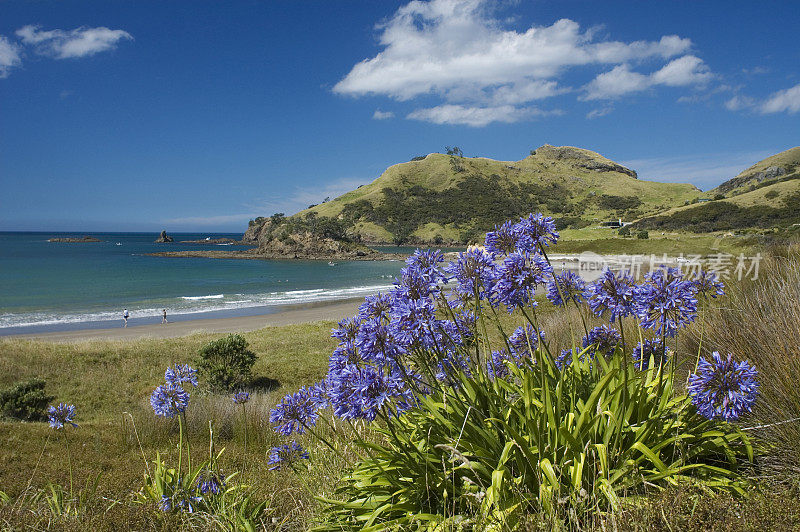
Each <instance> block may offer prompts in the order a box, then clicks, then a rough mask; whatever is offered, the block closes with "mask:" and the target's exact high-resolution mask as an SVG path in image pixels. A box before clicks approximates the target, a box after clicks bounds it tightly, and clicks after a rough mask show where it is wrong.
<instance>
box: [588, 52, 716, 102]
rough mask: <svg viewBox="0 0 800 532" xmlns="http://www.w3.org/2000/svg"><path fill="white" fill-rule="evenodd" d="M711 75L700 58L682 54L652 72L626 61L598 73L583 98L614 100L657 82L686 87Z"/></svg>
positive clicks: (703, 80) (698, 83)
mask: <svg viewBox="0 0 800 532" xmlns="http://www.w3.org/2000/svg"><path fill="white" fill-rule="evenodd" d="M712 77H713V75H712V74H711V72H710V71H709V69H708V66H706V64H705V63H704V62H703V60H702V59H700V58H699V57H696V56H693V55H685V56H683V57H679V58H678V59H674V60H672V61H670V62H669V63H667V64H666V65H664V66H663V67H662V68H661V69H659V70H657V71H655V72H653V73H651V74H641V73H639V72H634V71H632V70H631V67H630V66H629V65H628V64H623V65H618V66H616V67H614V68H613V69H611V70H610V71H608V72H604V73H602V74H600V75H598V76H597V77H596V78H595V79H593V80H592V81H591V83H589V84H588V85H587V86H586V95H585V96H583V98H584V99H586V100H602V99H613V98H618V97H620V96H623V95H625V94H629V93H633V92H640V91H643V90H646V89H649V88H651V87H654V86H656V85H666V86H670V87H685V86H689V85H703V84H705V83H707V82H708V81H709V80H711V78H712Z"/></svg>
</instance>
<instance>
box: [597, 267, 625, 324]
mask: <svg viewBox="0 0 800 532" xmlns="http://www.w3.org/2000/svg"><path fill="white" fill-rule="evenodd" d="M635 286H636V284H635V283H634V282H633V277H631V276H630V274H629V273H627V272H620V273H619V274H615V273H614V272H612V271H611V270H610V269H609V268H608V267H606V268H604V269H603V273H602V274H601V275H600V278H598V279H597V280H596V281H594V282H593V283H590V284H589V286H588V288H587V290H588V297H587V302H588V303H589V308H590V309H591V310H592V312H593V313H594V314H595V315H597V316H607V317H608V318H609V320H608V321H609V322H610V323H613V322H615V321H617V320H618V319H619V318H624V317H626V316H630V315H631V314H633V305H634V302H635V293H634V292H635V290H634V289H635Z"/></svg>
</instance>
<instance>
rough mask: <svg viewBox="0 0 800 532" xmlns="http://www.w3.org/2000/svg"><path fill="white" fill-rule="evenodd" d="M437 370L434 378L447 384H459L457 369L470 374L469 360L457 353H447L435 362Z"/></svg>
mask: <svg viewBox="0 0 800 532" xmlns="http://www.w3.org/2000/svg"><path fill="white" fill-rule="evenodd" d="M437 370H438V371H437V372H436V379H437V380H439V381H441V382H443V383H444V384H446V385H448V386H457V385H458V384H459V380H458V372H459V371H461V372H463V373H465V374H466V375H471V374H472V372H471V371H470V368H469V362H468V361H467V360H466V358H464V357H463V356H461V355H459V354H457V353H449V354H448V355H447V356H445V357H444V358H442V359H441V360H439V362H438V363H437Z"/></svg>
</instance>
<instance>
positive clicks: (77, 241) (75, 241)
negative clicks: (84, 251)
mask: <svg viewBox="0 0 800 532" xmlns="http://www.w3.org/2000/svg"><path fill="white" fill-rule="evenodd" d="M47 241H48V242H62V243H66V244H83V243H86V242H102V240H100V239H99V238H95V237H93V236H81V237H57V238H50V239H48V240H47Z"/></svg>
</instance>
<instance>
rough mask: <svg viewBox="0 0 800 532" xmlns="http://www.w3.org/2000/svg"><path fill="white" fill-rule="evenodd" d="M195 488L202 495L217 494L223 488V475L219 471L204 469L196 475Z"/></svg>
mask: <svg viewBox="0 0 800 532" xmlns="http://www.w3.org/2000/svg"><path fill="white" fill-rule="evenodd" d="M197 489H198V491H200V493H202V494H203V495H206V496H208V495H219V494H220V493H222V492H223V491H224V490H225V477H224V476H223V475H222V474H221V473H220V472H219V471H212V470H210V469H206V470H203V471H201V472H200V474H199V475H198V476H197Z"/></svg>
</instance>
